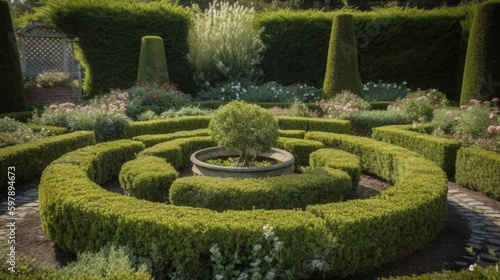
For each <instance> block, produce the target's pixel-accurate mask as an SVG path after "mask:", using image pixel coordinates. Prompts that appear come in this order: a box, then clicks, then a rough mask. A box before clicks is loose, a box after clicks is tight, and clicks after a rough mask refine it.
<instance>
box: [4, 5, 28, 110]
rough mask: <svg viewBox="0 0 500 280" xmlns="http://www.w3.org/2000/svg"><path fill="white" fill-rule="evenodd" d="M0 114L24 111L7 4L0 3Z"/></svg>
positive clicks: (19, 67)
mask: <svg viewBox="0 0 500 280" xmlns="http://www.w3.org/2000/svg"><path fill="white" fill-rule="evenodd" d="M0 20H1V21H0V42H1V43H0V49H1V50H2V53H1V54H0V88H2V94H1V98H2V102H1V105H0V113H8V112H13V111H24V110H26V104H25V103H26V98H25V96H24V83H23V74H22V72H21V63H20V59H19V49H18V47H17V40H16V33H14V26H13V24H12V18H11V16H10V6H9V2H8V1H5V0H2V1H0Z"/></svg>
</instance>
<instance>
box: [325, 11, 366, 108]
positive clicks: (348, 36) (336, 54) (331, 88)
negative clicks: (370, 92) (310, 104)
mask: <svg viewBox="0 0 500 280" xmlns="http://www.w3.org/2000/svg"><path fill="white" fill-rule="evenodd" d="M342 90H348V91H350V92H352V93H354V94H357V95H359V96H361V97H363V86H362V84H361V76H360V75H359V69H358V52H357V49H356V36H355V34H354V20H353V17H352V15H349V14H336V15H335V16H334V17H333V25H332V33H331V35H330V47H329V49H328V59H327V64H326V73H325V80H324V83H323V99H329V98H331V97H333V96H334V95H335V94H338V93H340V92H341V91H342Z"/></svg>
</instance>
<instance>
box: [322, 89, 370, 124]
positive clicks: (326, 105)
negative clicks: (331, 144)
mask: <svg viewBox="0 0 500 280" xmlns="http://www.w3.org/2000/svg"><path fill="white" fill-rule="evenodd" d="M318 104H319V106H320V108H321V115H322V116H323V117H326V118H332V119H349V118H350V117H351V116H353V115H355V114H356V113H358V112H360V111H363V110H368V109H370V103H368V102H366V101H365V100H364V99H363V98H361V97H359V96H357V95H355V94H353V93H352V92H350V91H347V90H343V91H342V92H340V93H338V94H336V95H335V96H334V97H332V98H330V99H328V100H321V101H320V102H319V103H318Z"/></svg>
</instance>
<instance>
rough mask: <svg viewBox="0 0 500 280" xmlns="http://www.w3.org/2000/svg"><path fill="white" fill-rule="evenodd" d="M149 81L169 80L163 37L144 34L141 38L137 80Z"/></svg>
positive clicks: (161, 81)
mask: <svg viewBox="0 0 500 280" xmlns="http://www.w3.org/2000/svg"><path fill="white" fill-rule="evenodd" d="M151 81H153V82H158V83H163V82H169V79H168V69H167V59H166V57H165V48H164V47H163V39H162V38H161V37H158V36H144V37H142V39H141V53H140V56H139V68H138V69H137V82H151Z"/></svg>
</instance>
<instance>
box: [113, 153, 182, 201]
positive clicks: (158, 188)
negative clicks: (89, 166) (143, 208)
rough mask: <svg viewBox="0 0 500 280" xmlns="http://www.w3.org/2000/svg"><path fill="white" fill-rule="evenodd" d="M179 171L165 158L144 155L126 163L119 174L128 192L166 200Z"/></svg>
mask: <svg viewBox="0 0 500 280" xmlns="http://www.w3.org/2000/svg"><path fill="white" fill-rule="evenodd" d="M177 177H178V173H177V171H176V170H175V169H174V168H173V167H172V165H170V164H169V163H168V162H166V161H165V160H164V159H162V158H159V157H154V156H142V157H139V158H138V159H135V160H131V161H129V162H127V163H125V164H124V165H123V166H122V168H121V170H120V174H119V177H118V178H119V181H120V185H121V186H122V188H123V190H124V191H125V193H126V194H128V195H131V196H134V197H136V198H139V199H145V200H149V201H153V202H162V201H163V202H165V201H166V200H167V198H168V191H169V189H170V186H171V185H172V183H173V182H174V181H175V180H176V179H177Z"/></svg>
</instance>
